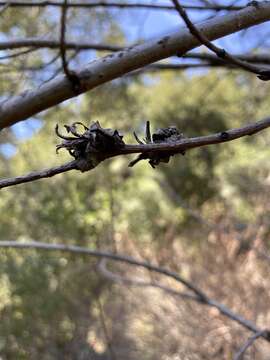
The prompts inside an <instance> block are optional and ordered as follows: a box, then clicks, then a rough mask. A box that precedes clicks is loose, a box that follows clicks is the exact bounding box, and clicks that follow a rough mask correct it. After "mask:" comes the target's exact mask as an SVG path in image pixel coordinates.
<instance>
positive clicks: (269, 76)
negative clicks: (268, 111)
mask: <svg viewBox="0 0 270 360" xmlns="http://www.w3.org/2000/svg"><path fill="white" fill-rule="evenodd" d="M171 1H172V2H173V4H174V6H175V9H176V10H177V12H178V13H179V15H180V16H181V18H182V19H183V20H184V22H185V24H186V25H187V27H188V29H189V31H190V33H191V34H192V35H194V36H195V38H196V39H197V40H199V41H200V43H201V44H203V45H205V46H206V47H207V48H208V49H210V50H212V51H213V52H214V53H215V54H216V55H217V56H218V57H219V58H221V59H222V60H226V61H228V62H230V63H232V64H234V65H235V66H238V67H241V68H242V69H244V70H246V71H249V72H251V73H254V74H257V75H258V78H259V79H261V80H264V81H267V80H270V71H269V69H262V68H261V67H258V66H256V65H253V64H249V63H248V62H245V61H242V60H240V59H238V58H236V57H234V56H232V55H231V54H229V53H228V52H227V51H226V50H224V49H221V48H219V47H218V46H216V45H214V44H213V43H211V41H209V39H208V38H207V36H205V35H204V34H203V33H202V32H201V31H200V30H199V29H198V28H197V27H196V26H195V25H194V24H193V22H192V21H191V20H190V18H189V16H188V15H187V12H186V11H185V9H184V8H183V7H182V5H180V2H179V0H171ZM249 6H254V7H256V6H255V5H253V4H251V5H249ZM257 6H258V7H259V4H258V5H257Z"/></svg>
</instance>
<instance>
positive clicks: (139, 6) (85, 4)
mask: <svg viewBox="0 0 270 360" xmlns="http://www.w3.org/2000/svg"><path fill="white" fill-rule="evenodd" d="M6 4H7V1H0V6H4V5H6ZM9 6H10V7H22V8H23V7H47V6H53V7H63V3H62V2H60V1H49V0H44V1H42V0H41V1H13V0H10V2H9ZM68 7H72V8H95V7H101V8H119V9H135V10H136V9H149V10H169V11H175V8H174V6H170V5H165V4H164V5H162V4H157V5H155V4H147V3H141V2H137V3H128V2H120V1H106V2H104V1H91V2H87V1H85V2H80V1H78V2H77V1H76V2H75V1H70V2H69V4H68ZM184 7H185V9H187V10H205V11H208V10H213V11H220V10H227V11H235V10H241V9H243V6H237V5H219V4H209V5H203V6H202V5H185V6H184Z"/></svg>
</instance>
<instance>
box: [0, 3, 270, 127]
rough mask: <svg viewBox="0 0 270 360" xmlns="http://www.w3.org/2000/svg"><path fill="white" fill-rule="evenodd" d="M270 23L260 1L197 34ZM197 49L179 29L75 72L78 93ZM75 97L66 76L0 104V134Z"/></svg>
mask: <svg viewBox="0 0 270 360" xmlns="http://www.w3.org/2000/svg"><path fill="white" fill-rule="evenodd" d="M269 19H270V1H262V2H260V6H259V9H258V10H257V9H255V8H254V7H252V6H248V7H246V8H244V9H243V10H240V11H236V12H232V13H230V14H227V15H224V16H219V17H215V18H213V19H210V20H207V21H206V22H202V23H200V30H201V31H202V32H203V33H204V34H205V35H206V36H207V38H208V39H209V40H215V39H218V38H221V37H223V36H226V35H229V34H232V33H234V32H238V31H240V30H243V29H245V28H248V27H250V26H254V25H258V24H261V23H263V22H265V21H269ZM198 45H199V42H198V40H197V39H196V38H195V37H194V36H193V35H192V34H191V33H190V32H189V31H188V30H187V29H186V28H181V29H179V30H178V31H176V32H171V33H168V34H166V36H162V37H159V38H157V39H154V40H150V41H147V42H145V43H143V44H140V45H135V46H132V47H129V48H126V49H124V50H122V51H120V52H118V53H114V54H109V55H108V56H105V57H102V58H99V59H95V60H94V61H92V62H91V63H88V64H87V65H85V66H83V67H82V68H80V70H78V72H77V74H78V76H79V78H80V80H81V92H80V93H83V92H86V91H89V90H92V89H94V88H96V87H98V86H100V85H101V84H104V83H106V82H109V81H111V80H113V79H116V78H119V77H120V76H123V75H126V74H127V73H129V72H131V71H134V70H138V69H139V68H142V67H143V66H146V65H149V64H151V63H154V62H156V61H159V60H161V59H164V58H168V57H169V56H172V55H175V54H176V53H179V52H181V53H182V54H185V53H186V52H188V51H190V50H192V49H194V48H195V47H197V46H198ZM74 96H75V94H74V90H73V89H72V88H71V86H70V82H67V79H66V76H59V77H57V78H56V79H53V80H52V81H50V82H49V83H45V84H42V85H40V86H39V87H37V88H34V89H30V90H28V91H27V92H22V93H21V94H18V95H17V96H13V97H12V98H9V99H8V100H6V101H5V102H2V103H1V106H0V130H1V129H3V128H5V127H8V126H11V125H13V124H15V123H17V122H19V121H22V120H25V119H27V118H29V117H31V116H33V115H35V114H37V113H39V112H41V111H44V110H46V109H49V108H50V107H52V106H55V105H57V104H60V103H61V102H63V101H65V100H67V99H70V98H72V97H74Z"/></svg>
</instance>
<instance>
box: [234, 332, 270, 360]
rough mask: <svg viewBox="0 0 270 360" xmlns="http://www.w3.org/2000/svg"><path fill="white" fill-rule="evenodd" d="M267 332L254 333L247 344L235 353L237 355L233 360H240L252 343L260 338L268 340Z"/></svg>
mask: <svg viewBox="0 0 270 360" xmlns="http://www.w3.org/2000/svg"><path fill="white" fill-rule="evenodd" d="M269 335H270V334H269V331H268V330H261V331H258V332H256V333H255V334H254V335H253V336H251V337H250V338H249V339H248V340H247V342H246V343H245V344H244V345H243V346H242V347H241V349H240V350H239V351H238V352H237V354H235V356H234V358H233V360H242V359H243V356H244V354H245V352H246V351H247V349H248V348H249V347H250V346H252V345H253V344H254V342H255V341H256V340H257V339H258V338H260V337H264V336H267V337H268V338H269V340H270V336H269Z"/></svg>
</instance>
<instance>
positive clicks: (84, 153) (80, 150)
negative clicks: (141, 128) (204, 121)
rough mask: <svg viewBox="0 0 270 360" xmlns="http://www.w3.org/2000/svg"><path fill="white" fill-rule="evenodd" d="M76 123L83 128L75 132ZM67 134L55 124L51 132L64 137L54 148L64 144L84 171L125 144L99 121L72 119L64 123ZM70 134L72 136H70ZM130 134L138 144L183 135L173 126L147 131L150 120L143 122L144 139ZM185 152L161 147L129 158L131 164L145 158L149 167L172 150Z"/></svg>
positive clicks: (167, 157) (165, 160) (171, 140)
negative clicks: (76, 120) (87, 121)
mask: <svg viewBox="0 0 270 360" xmlns="http://www.w3.org/2000/svg"><path fill="white" fill-rule="evenodd" d="M78 126H81V127H82V128H83V130H84V131H83V132H82V133H80V132H78ZM64 127H65V129H66V131H67V135H63V134H61V133H60V132H59V128H58V125H56V128H55V132H56V134H57V136H59V137H60V138H61V139H63V140H64V141H63V142H62V143H61V144H59V145H57V146H56V151H57V152H58V151H59V149H62V148H65V149H66V150H67V151H68V152H69V153H70V155H71V156H73V157H74V158H75V159H76V160H77V162H78V168H79V169H80V170H81V171H82V172H84V171H88V170H90V169H93V168H94V167H96V166H97V165H98V164H99V163H100V162H101V161H103V160H104V159H106V158H107V157H108V156H107V155H108V153H113V152H114V151H115V152H117V151H118V150H121V148H123V147H124V146H125V143H124V140H123V135H121V134H120V133H119V132H118V130H113V129H104V128H102V127H101V126H100V123H99V122H98V121H97V122H94V123H93V124H92V125H91V126H90V127H89V128H88V127H87V126H85V125H84V124H83V123H81V122H75V123H73V124H72V125H70V126H69V125H64ZM70 134H72V135H73V136H70ZM134 137H135V139H136V141H137V142H138V143H139V144H142V145H143V144H161V143H171V144H172V143H175V142H176V141H179V140H182V139H183V138H184V135H183V134H182V133H180V131H179V130H178V129H177V128H176V127H175V126H170V127H167V128H162V129H158V130H157V131H156V132H154V133H153V135H152V134H151V131H150V123H149V121H147V122H146V127H145V139H143V141H141V140H140V139H139V138H138V136H137V134H136V133H135V132H134ZM179 153H181V154H182V155H184V154H185V152H184V151H178V152H176V151H175V150H174V151H162V152H159V153H157V152H151V151H149V152H145V153H142V154H140V155H138V156H137V158H136V159H135V160H133V161H131V162H130V164H129V166H130V167H132V166H134V165H135V164H137V162H139V161H141V160H149V164H150V165H151V166H152V168H155V166H157V165H158V164H159V163H161V162H163V163H168V162H169V161H170V157H171V156H173V155H176V154H179Z"/></svg>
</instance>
